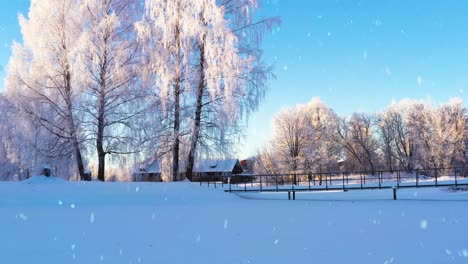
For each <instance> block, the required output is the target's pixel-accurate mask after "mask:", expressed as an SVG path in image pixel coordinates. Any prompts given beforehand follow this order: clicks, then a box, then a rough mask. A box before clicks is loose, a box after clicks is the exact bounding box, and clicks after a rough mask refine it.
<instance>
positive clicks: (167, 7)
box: [136, 0, 270, 179]
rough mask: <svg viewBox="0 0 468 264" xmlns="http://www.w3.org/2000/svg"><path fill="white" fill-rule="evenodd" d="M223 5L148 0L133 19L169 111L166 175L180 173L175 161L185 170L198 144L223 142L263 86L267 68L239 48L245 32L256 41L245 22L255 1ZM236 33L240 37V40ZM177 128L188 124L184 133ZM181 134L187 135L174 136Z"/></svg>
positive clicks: (212, 1) (203, 0)
mask: <svg viewBox="0 0 468 264" xmlns="http://www.w3.org/2000/svg"><path fill="white" fill-rule="evenodd" d="M227 4H229V2H226V3H224V2H217V1H215V0H199V1H187V0H177V1H161V0H147V1H146V2H145V7H146V8H145V9H146V11H145V15H144V18H143V20H142V21H141V22H139V23H137V26H136V28H137V31H138V34H139V40H140V42H141V43H142V44H143V45H144V46H145V50H146V52H147V53H148V54H151V55H148V57H147V64H148V65H149V67H148V68H147V70H146V73H147V75H148V76H150V77H149V78H148V79H149V81H150V83H152V86H154V87H156V88H158V89H160V92H161V97H162V100H163V103H164V105H165V109H166V111H167V112H168V113H170V114H171V116H170V117H171V121H172V123H173V144H172V149H171V151H172V161H173V164H172V177H173V179H176V178H177V176H178V174H179V169H178V168H179V167H180V166H179V161H180V160H184V162H182V163H181V164H183V165H185V170H186V175H189V177H190V175H191V174H192V173H191V172H192V170H193V164H194V160H195V157H196V153H197V152H198V150H200V149H199V148H198V145H202V146H214V145H218V146H220V145H224V144H223V143H225V142H223V141H226V139H228V138H229V135H230V134H231V135H232V134H236V132H238V130H236V128H237V127H236V122H237V121H238V120H239V119H240V118H241V117H242V115H243V114H245V113H247V112H248V111H251V110H252V109H254V108H256V107H257V105H258V102H259V100H260V99H261V97H262V96H263V93H264V92H265V90H264V89H265V87H266V80H267V78H268V77H269V73H270V72H269V71H260V70H259V69H260V67H259V65H261V61H260V55H259V53H257V54H254V52H253V48H250V50H247V49H243V47H249V45H252V43H254V42H252V39H250V38H247V37H246V36H247V35H246V34H245V32H246V31H251V33H250V35H251V36H253V35H256V36H257V39H256V41H255V45H256V46H255V47H257V46H258V45H259V44H260V40H261V37H260V36H261V35H262V34H263V32H260V31H259V29H258V28H255V27H254V26H253V25H249V23H251V22H252V14H251V13H250V11H252V10H254V9H255V8H256V7H257V4H256V1H248V2H247V1H238V3H237V4H239V5H241V6H240V7H242V8H236V9H229V10H228V9H227V7H226V6H225V5H227ZM234 15H235V16H236V18H242V19H238V20H236V23H235V24H234V23H231V22H232V21H231V20H230V19H229V18H231V17H233V16H234ZM260 24H261V23H260ZM249 28H250V29H249ZM241 32H242V33H241ZM239 34H240V35H242V36H244V37H243V38H242V39H240V38H239ZM253 87H255V89H253ZM186 115H187V116H186ZM181 127H187V129H184V130H187V132H186V133H185V132H183V131H181ZM233 131H235V132H234V133H232V132H233ZM185 135H186V136H187V137H189V140H186V139H182V138H181V137H182V136H185ZM181 140H183V141H184V142H188V144H189V145H188V154H187V155H181V153H180V151H181V146H180V142H181ZM213 142H216V143H215V144H212V143H213ZM184 149H185V147H184ZM204 149H207V148H204ZM220 149H222V148H220ZM185 157H187V160H186V162H185Z"/></svg>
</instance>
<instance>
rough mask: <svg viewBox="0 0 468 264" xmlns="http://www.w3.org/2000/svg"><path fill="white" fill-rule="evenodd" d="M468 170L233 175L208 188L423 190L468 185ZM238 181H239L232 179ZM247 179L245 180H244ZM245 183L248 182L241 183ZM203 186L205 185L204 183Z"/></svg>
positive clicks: (261, 190)
mask: <svg viewBox="0 0 468 264" xmlns="http://www.w3.org/2000/svg"><path fill="white" fill-rule="evenodd" d="M467 176H468V168H463V167H457V168H433V169H414V170H411V171H407V170H393V171H389V170H388V171H376V172H375V173H374V174H371V173H368V172H338V173H291V174H258V175H244V176H241V175H230V176H228V177H224V178H222V179H220V178H219V177H217V178H212V179H210V178H208V179H207V180H206V181H205V183H206V184H207V185H208V186H213V187H215V188H217V187H218V186H220V187H222V188H224V190H225V191H226V192H291V191H293V192H305V191H332V190H343V191H347V190H365V189H388V188H394V189H398V188H423V187H446V186H459V185H460V186H466V185H468V177H467ZM234 177H235V179H236V181H235V182H232V181H231V179H233V178H234ZM240 177H244V178H240ZM239 179H244V180H239ZM200 185H202V182H200Z"/></svg>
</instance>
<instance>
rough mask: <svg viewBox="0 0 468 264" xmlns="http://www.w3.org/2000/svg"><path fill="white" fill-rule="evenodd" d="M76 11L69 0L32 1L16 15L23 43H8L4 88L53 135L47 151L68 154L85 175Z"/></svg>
mask: <svg viewBox="0 0 468 264" xmlns="http://www.w3.org/2000/svg"><path fill="white" fill-rule="evenodd" d="M76 10H78V5H77V1H73V0H47V1H33V2H32V3H31V7H30V10H29V13H28V18H26V17H24V16H22V15H20V18H19V20H20V26H21V32H22V35H23V44H18V43H16V44H14V45H13V53H12V57H11V59H10V62H9V66H8V76H7V81H6V89H7V92H8V93H9V94H10V95H12V96H13V97H14V98H15V100H14V102H15V104H16V105H17V108H18V109H21V110H22V111H23V112H24V113H27V114H28V115H29V116H30V117H31V118H32V119H34V122H36V123H37V124H40V125H41V126H42V127H43V128H45V129H46V130H47V131H48V132H49V133H50V134H51V135H53V136H54V137H53V141H51V142H49V144H48V146H49V148H48V151H49V152H50V153H49V154H48V155H50V156H63V157H66V156H69V155H73V157H74V158H75V160H76V167H77V169H78V172H79V175H80V177H81V178H82V179H85V173H84V158H83V154H82V152H83V150H82V147H83V146H82V144H83V140H84V138H83V130H82V126H81V124H80V122H79V121H78V116H77V106H78V102H79V100H80V97H81V95H82V89H81V88H82V87H79V86H78V85H77V83H76V78H75V75H74V70H75V66H76V56H75V55H76V48H77V46H78V45H77V43H78V39H79V36H80V33H81V32H80V28H79V27H77V25H78V24H79V19H80V18H79V15H78V12H76ZM86 180H89V179H86Z"/></svg>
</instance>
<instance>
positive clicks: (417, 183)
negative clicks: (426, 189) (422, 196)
mask: <svg viewBox="0 0 468 264" xmlns="http://www.w3.org/2000/svg"><path fill="white" fill-rule="evenodd" d="M418 187H419V170H416V188H418Z"/></svg>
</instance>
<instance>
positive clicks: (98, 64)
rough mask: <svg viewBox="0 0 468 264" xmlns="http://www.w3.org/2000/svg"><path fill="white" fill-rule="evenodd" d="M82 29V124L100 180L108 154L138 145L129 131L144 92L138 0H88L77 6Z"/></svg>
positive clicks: (80, 74)
mask: <svg viewBox="0 0 468 264" xmlns="http://www.w3.org/2000/svg"><path fill="white" fill-rule="evenodd" d="M80 10H81V12H82V13H81V15H82V18H83V19H82V21H81V23H82V27H83V32H82V34H81V37H80V41H79V44H80V45H79V54H78V58H79V61H80V64H79V65H77V67H79V68H78V69H77V71H79V74H78V76H77V77H79V80H78V81H79V83H80V85H82V86H83V89H84V93H85V96H84V98H85V100H84V102H83V105H82V111H83V112H84V116H83V122H84V125H85V127H86V128H87V130H88V131H87V134H88V138H92V139H93V141H94V142H95V146H96V150H97V157H98V175H97V176H98V179H99V180H101V181H104V180H105V162H106V156H107V155H114V154H128V153H131V152H133V151H134V150H132V149H129V147H130V146H133V148H134V149H136V148H137V146H136V144H131V143H132V142H133V143H135V142H136V139H135V137H133V133H134V131H135V130H137V127H136V124H135V121H136V119H137V118H138V117H139V115H140V114H141V113H142V107H141V106H142V105H143V103H142V102H141V99H143V98H144V94H143V93H142V91H141V89H140V84H139V82H138V78H137V77H138V70H139V69H138V67H139V66H140V65H139V64H138V62H139V56H140V54H139V52H140V49H139V46H138V43H137V41H136V34H135V31H134V23H135V21H136V16H137V15H138V11H139V2H138V1H137V0H123V1H122V0H88V1H84V2H82V3H81V5H80Z"/></svg>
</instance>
